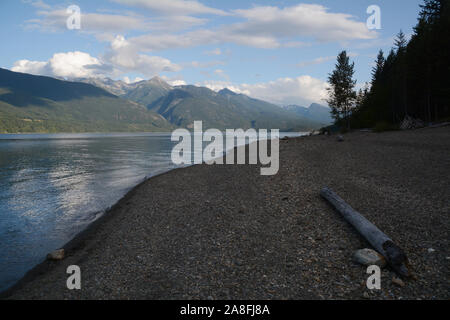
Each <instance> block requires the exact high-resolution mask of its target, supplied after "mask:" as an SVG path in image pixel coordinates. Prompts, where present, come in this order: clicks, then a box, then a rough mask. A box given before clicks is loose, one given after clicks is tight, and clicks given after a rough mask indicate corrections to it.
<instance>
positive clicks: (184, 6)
mask: <svg viewBox="0 0 450 320" xmlns="http://www.w3.org/2000/svg"><path fill="white" fill-rule="evenodd" d="M113 1H115V2H117V3H120V4H124V5H128V6H136V7H140V8H144V9H148V10H151V11H156V12H160V13H163V14H166V15H196V14H214V15H226V14H227V13H226V12H225V11H223V10H219V9H215V8H211V7H207V6H205V5H203V4H201V3H200V2H198V1H193V0H191V1H185V0H168V1H162V0H113Z"/></svg>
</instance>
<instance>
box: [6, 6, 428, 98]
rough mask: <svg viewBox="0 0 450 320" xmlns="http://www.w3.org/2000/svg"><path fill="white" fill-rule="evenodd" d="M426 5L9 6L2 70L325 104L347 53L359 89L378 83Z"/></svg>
mask: <svg viewBox="0 0 450 320" xmlns="http://www.w3.org/2000/svg"><path fill="white" fill-rule="evenodd" d="M421 3H422V1H421V0H395V1H392V0H389V1H388V0H368V1H367V0H321V1H312V0H310V1H294V0H283V1H268V0H251V1H246V0H189V1H187V0H164V1H162V0H98V1H52V0H2V1H0V38H1V39H2V41H3V44H2V46H1V50H0V67H2V68H6V69H10V70H13V71H17V72H25V73H31V74H39V75H47V76H53V77H60V78H66V79H72V78H82V77H109V78H112V79H116V80H117V79H120V80H123V81H126V82H135V81H139V80H143V79H150V78H152V77H154V76H160V77H162V78H163V79H165V80H166V81H167V82H169V83H170V84H172V85H182V84H193V85H198V86H206V87H208V88H210V89H213V90H220V89H222V88H225V87H227V88H229V89H231V90H233V91H235V92H238V93H244V94H247V95H249V96H251V97H254V98H259V99H264V100H267V101H270V102H272V103H276V104H278V105H288V104H297V105H305V106H308V105H309V104H310V103H313V102H317V103H324V102H325V100H324V99H326V87H327V84H326V81H327V77H328V74H329V73H330V72H331V71H332V70H333V68H334V64H335V60H336V56H337V55H338V53H339V52H340V51H342V50H347V53H348V54H349V56H350V57H351V60H352V61H354V62H355V79H356V80H357V83H358V84H357V86H358V87H362V86H363V85H364V83H365V82H367V81H369V80H370V72H371V68H372V67H373V65H374V60H375V58H376V55H377V53H378V50H380V49H383V50H384V51H385V52H388V51H389V50H390V48H391V47H392V46H393V40H394V37H395V35H396V34H397V33H398V32H399V31H400V29H401V30H403V32H404V33H405V34H406V35H407V36H410V35H411V34H412V32H413V27H414V25H415V24H416V21H417V16H418V12H419V10H420V8H419V5H420V4H421ZM73 5H75V6H77V7H78V8H79V10H80V15H79V19H78V18H77V17H78V16H77V15H76V13H77V11H76V9H77V8H76V7H75V9H74V8H73V7H72V8H70V9H69V7H71V6H73ZM372 5H376V6H378V7H379V9H380V22H381V25H380V28H379V29H373V28H368V25H367V20H368V19H369V17H370V16H372V14H373V11H372V12H370V13H367V9H368V8H369V6H372ZM369 20H370V21H371V22H373V21H374V20H373V19H369ZM78 21H79V28H78V25H77V22H78ZM68 25H69V27H68Z"/></svg>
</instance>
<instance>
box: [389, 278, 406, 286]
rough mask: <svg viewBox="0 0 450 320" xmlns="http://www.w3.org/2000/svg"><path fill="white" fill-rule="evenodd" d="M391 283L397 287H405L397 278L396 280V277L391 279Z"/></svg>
mask: <svg viewBox="0 0 450 320" xmlns="http://www.w3.org/2000/svg"><path fill="white" fill-rule="evenodd" d="M392 283H393V284H396V285H398V286H399V287H404V286H405V283H404V282H403V280H402V279H399V278H396V277H393V278H392Z"/></svg>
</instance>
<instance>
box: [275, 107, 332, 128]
mask: <svg viewBox="0 0 450 320" xmlns="http://www.w3.org/2000/svg"><path fill="white" fill-rule="evenodd" d="M283 108H284V109H286V110H289V111H292V112H295V113H296V114H298V115H300V116H302V117H305V118H307V119H310V120H312V121H317V122H320V123H323V124H327V125H328V124H331V123H332V122H333V118H332V117H331V112H330V108H328V107H325V106H322V105H320V104H318V103H312V104H311V105H310V106H309V107H308V108H307V107H302V106H298V105H288V106H284V107H283Z"/></svg>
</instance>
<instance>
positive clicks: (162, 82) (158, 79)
mask: <svg viewBox="0 0 450 320" xmlns="http://www.w3.org/2000/svg"><path fill="white" fill-rule="evenodd" d="M149 81H150V82H153V83H159V84H167V82H165V81H164V80H163V79H162V78H161V77H159V76H154V77H153V78H151V79H150V80H149Z"/></svg>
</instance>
